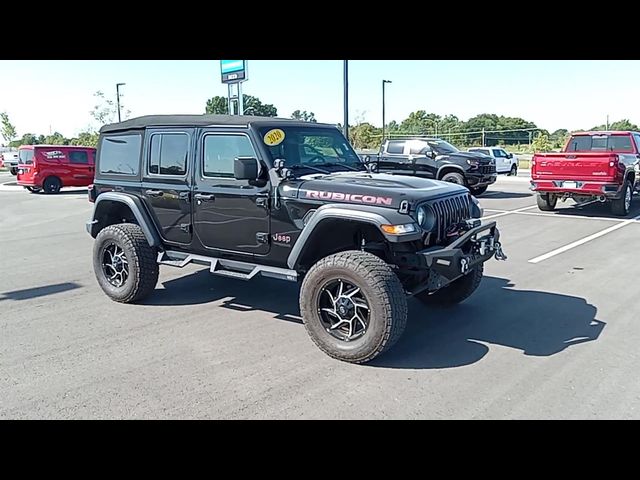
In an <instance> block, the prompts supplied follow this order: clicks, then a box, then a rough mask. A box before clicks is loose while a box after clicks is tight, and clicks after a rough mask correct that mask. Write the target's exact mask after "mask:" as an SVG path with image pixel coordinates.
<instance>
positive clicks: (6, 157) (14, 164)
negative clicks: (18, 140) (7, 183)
mask: <svg viewBox="0 0 640 480" xmlns="http://www.w3.org/2000/svg"><path fill="white" fill-rule="evenodd" d="M0 157H2V158H1V160H2V166H3V167H4V168H6V169H8V170H9V171H11V173H12V174H13V175H18V152H2V153H0Z"/></svg>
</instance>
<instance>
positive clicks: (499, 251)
mask: <svg viewBox="0 0 640 480" xmlns="http://www.w3.org/2000/svg"><path fill="white" fill-rule="evenodd" d="M494 248H495V250H496V253H495V259H496V260H506V259H507V255H506V254H505V253H504V252H503V251H502V245H501V244H500V242H496V243H495V245H494Z"/></svg>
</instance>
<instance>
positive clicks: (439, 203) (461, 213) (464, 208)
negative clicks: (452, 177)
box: [427, 194, 471, 243]
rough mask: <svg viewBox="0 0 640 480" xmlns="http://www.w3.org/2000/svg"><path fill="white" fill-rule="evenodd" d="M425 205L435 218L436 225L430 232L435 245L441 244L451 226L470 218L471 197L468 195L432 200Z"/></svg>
mask: <svg viewBox="0 0 640 480" xmlns="http://www.w3.org/2000/svg"><path fill="white" fill-rule="evenodd" d="M427 205H429V207H430V208H431V209H432V210H433V212H434V213H435V216H436V224H435V226H434V227H433V230H432V231H433V233H434V234H435V235H436V237H437V238H436V242H437V243H441V242H442V241H443V240H444V239H445V238H446V232H447V229H448V228H449V227H450V226H451V225H455V224H456V223H460V222H462V221H464V220H467V219H469V218H471V212H470V210H471V197H470V196H469V194H463V195H458V196H455V197H448V198H443V199H440V200H434V201H432V202H429V203H428V204H427Z"/></svg>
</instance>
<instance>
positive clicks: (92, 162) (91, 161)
mask: <svg viewBox="0 0 640 480" xmlns="http://www.w3.org/2000/svg"><path fill="white" fill-rule="evenodd" d="M89 163H90V164H91V165H95V164H96V151H95V150H91V157H90V160H89Z"/></svg>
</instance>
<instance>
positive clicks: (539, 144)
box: [531, 133, 553, 153]
mask: <svg viewBox="0 0 640 480" xmlns="http://www.w3.org/2000/svg"><path fill="white" fill-rule="evenodd" d="M531 148H532V149H533V151H534V152H535V153H544V152H550V151H551V150H553V144H552V143H551V141H550V140H549V136H548V135H547V134H545V133H539V134H538V135H537V136H536V138H535V139H534V140H533V142H532V143H531Z"/></svg>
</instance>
